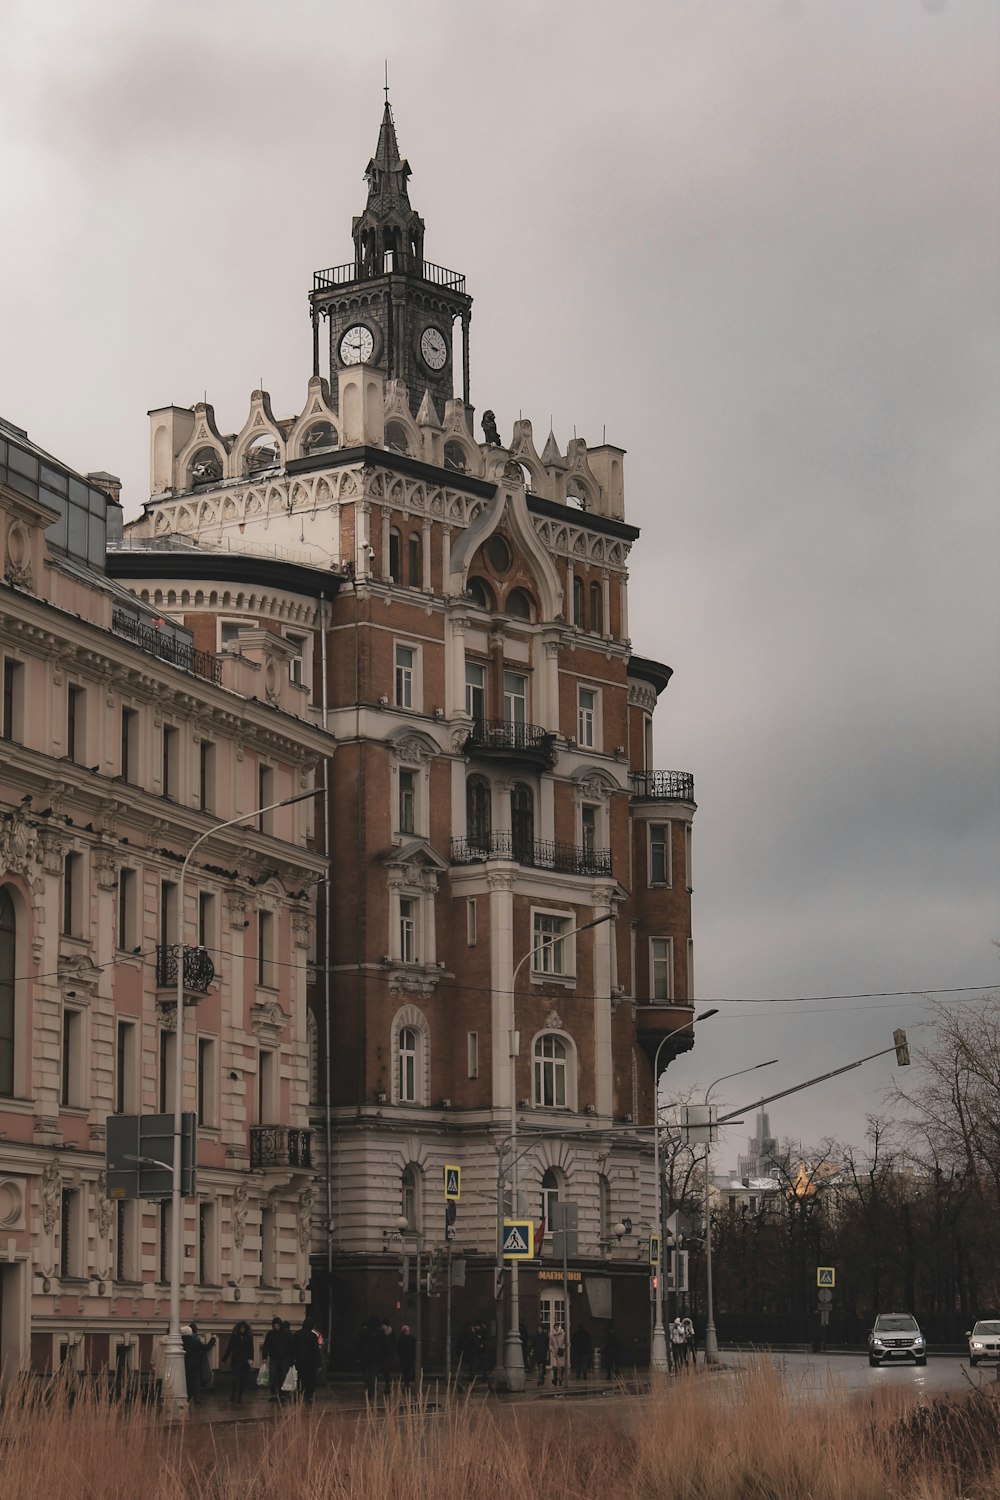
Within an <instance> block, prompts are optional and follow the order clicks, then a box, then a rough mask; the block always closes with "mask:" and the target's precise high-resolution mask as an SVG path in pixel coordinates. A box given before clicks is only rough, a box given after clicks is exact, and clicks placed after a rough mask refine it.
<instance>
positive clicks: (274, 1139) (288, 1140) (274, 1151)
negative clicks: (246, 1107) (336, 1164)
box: [250, 1125, 312, 1171]
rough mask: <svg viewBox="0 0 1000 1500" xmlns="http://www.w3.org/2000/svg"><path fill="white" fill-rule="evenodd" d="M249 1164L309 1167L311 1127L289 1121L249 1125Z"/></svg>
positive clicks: (258, 1167)
mask: <svg viewBox="0 0 1000 1500" xmlns="http://www.w3.org/2000/svg"><path fill="white" fill-rule="evenodd" d="M250 1165H251V1167H252V1168H253V1169H254V1170H255V1171H260V1170H261V1169H262V1168H266V1167H311V1166H312V1131H311V1130H297V1129H295V1128H294V1127H293V1126H291V1125H251V1127H250Z"/></svg>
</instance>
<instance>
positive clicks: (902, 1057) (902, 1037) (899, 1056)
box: [715, 1030, 910, 1126]
mask: <svg viewBox="0 0 1000 1500" xmlns="http://www.w3.org/2000/svg"><path fill="white" fill-rule="evenodd" d="M892 1035H893V1044H892V1046H891V1047H883V1048H882V1050H881V1051H880V1052H869V1054H868V1056H867V1057H859V1058H858V1060H857V1062H850V1063H844V1066H843V1067H842V1068H832V1069H831V1071H830V1072H829V1073H820V1074H819V1076H818V1077H817V1078H807V1079H806V1081H805V1083H796V1084H795V1085H794V1086H793V1087H792V1088H790V1089H782V1090H781V1092H780V1093H778V1094H768V1096H767V1098H766V1099H751V1101H750V1103H749V1104H741V1105H740V1107H739V1109H732V1110H730V1111H729V1114H728V1115H718V1116H717V1117H716V1120H715V1124H716V1125H717V1126H718V1125H725V1124H726V1123H727V1122H728V1121H729V1120H736V1119H738V1118H739V1116H740V1115H742V1114H745V1113H746V1111H747V1110H748V1109H763V1107H764V1105H765V1104H773V1103H774V1101H775V1099H787V1098H788V1096H789V1094H800V1093H801V1092H802V1090H803V1089H811V1088H812V1086H813V1084H816V1083H825V1082H826V1080H827V1079H828V1078H836V1077H838V1075H839V1074H841V1073H850V1072H851V1071H852V1070H853V1069H854V1068H860V1067H861V1065H862V1063H866V1062H873V1061H874V1060H875V1058H876V1057H888V1055H889V1053H890V1052H895V1054H896V1066H897V1067H899V1068H908V1067H909V1066H910V1049H909V1047H908V1045H907V1041H906V1032H905V1031H902V1030H898V1031H894V1032H893V1034H892Z"/></svg>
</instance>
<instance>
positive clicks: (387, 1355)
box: [380, 1322, 396, 1396]
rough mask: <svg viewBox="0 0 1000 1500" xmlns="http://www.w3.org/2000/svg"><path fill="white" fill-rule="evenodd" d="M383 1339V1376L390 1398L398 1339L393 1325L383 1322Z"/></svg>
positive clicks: (381, 1346)
mask: <svg viewBox="0 0 1000 1500" xmlns="http://www.w3.org/2000/svg"><path fill="white" fill-rule="evenodd" d="M381 1332H382V1339H381V1345H380V1348H381V1355H382V1358H381V1372H380V1373H381V1375H382V1380H383V1382H384V1384H385V1393H386V1395H387V1396H388V1394H389V1388H390V1386H391V1385H392V1369H393V1365H394V1364H395V1362H396V1339H395V1335H394V1334H393V1331H392V1324H391V1323H386V1322H383V1324H382V1330H381Z"/></svg>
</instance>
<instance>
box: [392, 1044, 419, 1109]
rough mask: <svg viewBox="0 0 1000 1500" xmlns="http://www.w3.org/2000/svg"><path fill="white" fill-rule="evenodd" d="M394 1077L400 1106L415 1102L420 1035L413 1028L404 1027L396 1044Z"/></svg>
mask: <svg viewBox="0 0 1000 1500" xmlns="http://www.w3.org/2000/svg"><path fill="white" fill-rule="evenodd" d="M396 1058H397V1066H398V1072H397V1075H396V1078H397V1083H398V1088H399V1093H398V1098H399V1102H400V1104H416V1102H417V1066H418V1063H419V1060H420V1033H419V1031H418V1030H417V1028H416V1027H415V1026H404V1027H402V1028H401V1030H400V1033H399V1041H398V1042H397V1044H396Z"/></svg>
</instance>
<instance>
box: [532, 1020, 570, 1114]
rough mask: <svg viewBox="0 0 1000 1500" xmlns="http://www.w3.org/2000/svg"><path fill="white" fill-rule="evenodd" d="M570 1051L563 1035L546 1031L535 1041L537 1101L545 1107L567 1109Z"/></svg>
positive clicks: (537, 1103)
mask: <svg viewBox="0 0 1000 1500" xmlns="http://www.w3.org/2000/svg"><path fill="white" fill-rule="evenodd" d="M567 1058H568V1053H567V1050H566V1043H565V1042H564V1041H563V1039H562V1037H560V1036H555V1035H553V1033H552V1032H546V1034H545V1035H544V1036H540V1037H539V1038H538V1040H537V1042H536V1043H535V1103H536V1105H539V1106H541V1107H542V1108H544V1109H565V1108H566V1102H567V1098H568V1091H567V1078H566V1075H567V1072H568V1064H567Z"/></svg>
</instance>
